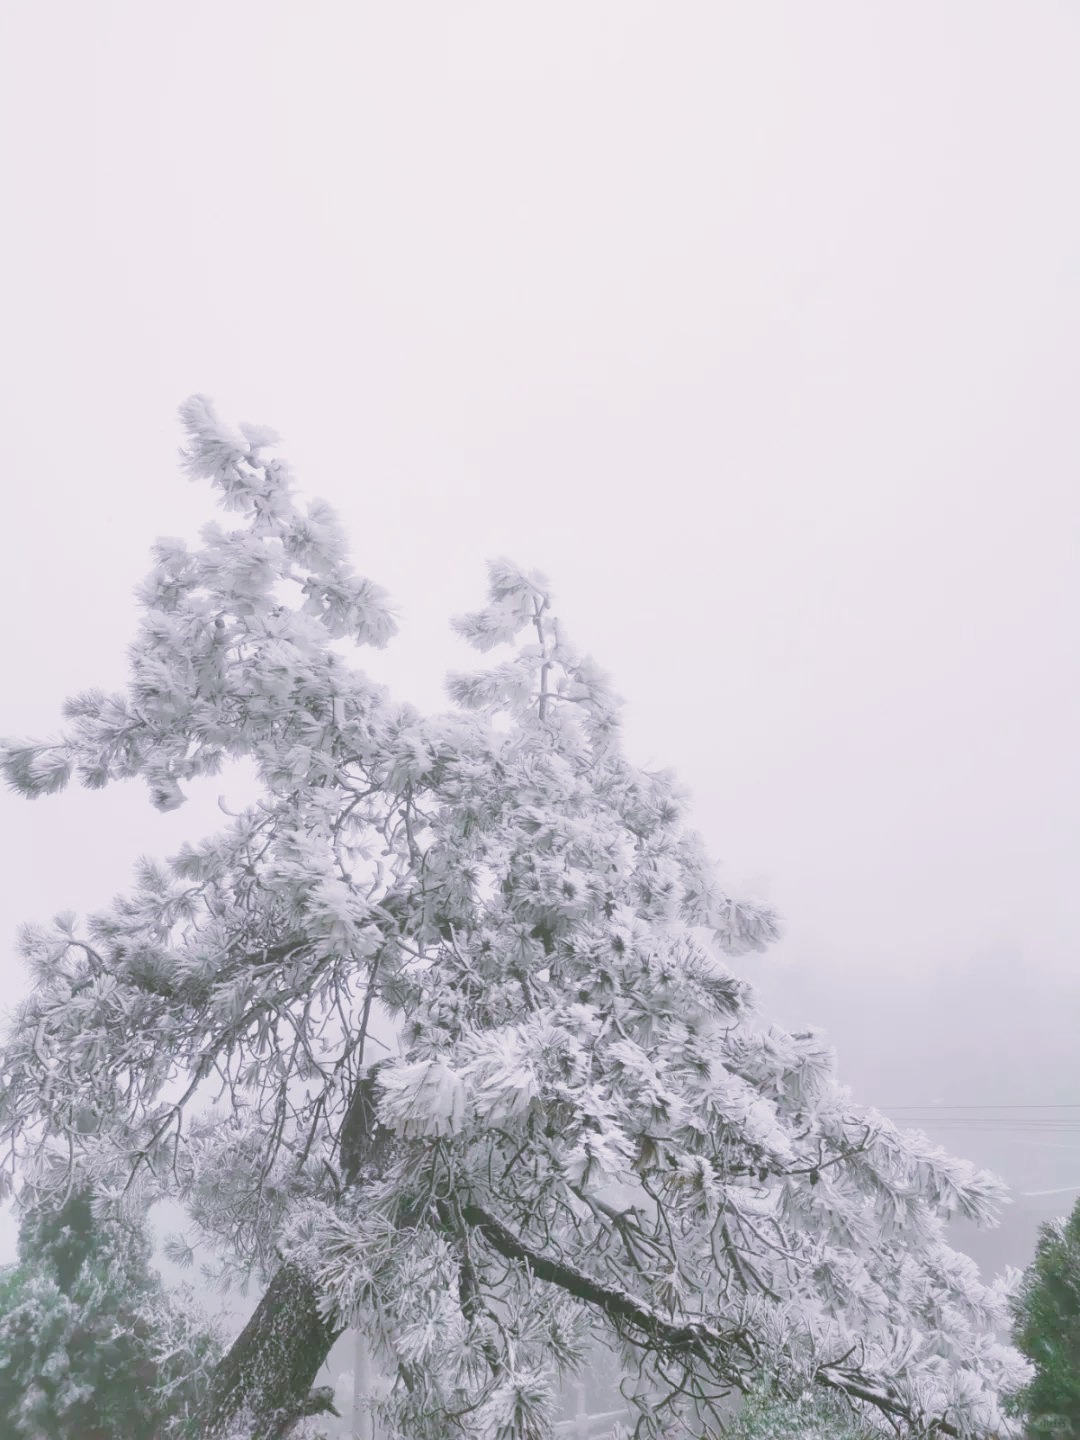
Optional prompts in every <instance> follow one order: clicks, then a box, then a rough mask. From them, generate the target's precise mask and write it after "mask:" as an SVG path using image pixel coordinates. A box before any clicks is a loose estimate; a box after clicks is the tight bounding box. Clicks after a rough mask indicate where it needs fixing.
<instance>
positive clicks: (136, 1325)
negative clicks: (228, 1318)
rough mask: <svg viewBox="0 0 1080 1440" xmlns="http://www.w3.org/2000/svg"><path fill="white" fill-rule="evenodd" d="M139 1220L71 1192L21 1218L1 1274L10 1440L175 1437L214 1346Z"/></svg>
mask: <svg viewBox="0 0 1080 1440" xmlns="http://www.w3.org/2000/svg"><path fill="white" fill-rule="evenodd" d="M149 1261H150V1244H149V1240H148V1238H147V1236H146V1232H145V1228H144V1226H143V1225H142V1224H141V1223H140V1222H139V1221H138V1220H132V1219H130V1218H129V1219H128V1220H126V1221H125V1222H118V1221H117V1220H116V1219H112V1220H104V1221H103V1220H102V1219H101V1218H99V1217H98V1216H96V1215H95V1214H94V1207H93V1204H92V1201H91V1197H90V1196H89V1194H88V1193H87V1192H85V1191H75V1192H73V1193H72V1194H70V1195H69V1196H68V1197H67V1198H66V1199H65V1200H64V1201H63V1203H62V1204H60V1205H58V1206H48V1205H40V1204H39V1205H37V1206H35V1207H33V1208H31V1209H29V1210H28V1211H27V1213H26V1214H25V1215H24V1216H23V1219H22V1223H21V1225H20V1231H19V1263H18V1265H17V1266H12V1267H9V1268H8V1269H7V1270H5V1271H3V1272H0V1433H2V1434H3V1435H4V1436H5V1437H10V1440H46V1437H47V1440H167V1437H168V1440H182V1437H184V1436H186V1435H189V1434H191V1433H192V1432H191V1431H190V1430H189V1429H188V1428H187V1427H188V1422H189V1421H190V1420H191V1418H192V1417H193V1416H194V1413H195V1411H196V1409H197V1407H198V1403H199V1401H200V1398H201V1393H200V1392H201V1390H202V1388H203V1387H204V1386H205V1383H206V1381H207V1379H208V1375H209V1373H210V1370H211V1369H212V1366H213V1364H214V1362H215V1361H216V1360H217V1358H218V1354H219V1346H218V1342H217V1340H216V1338H215V1336H214V1335H213V1334H212V1332H210V1331H209V1330H208V1329H207V1328H206V1327H205V1326H204V1325H203V1324H202V1323H201V1322H200V1320H199V1318H198V1315H197V1312H196V1311H195V1309H194V1307H193V1306H192V1305H191V1304H189V1303H185V1301H184V1300H183V1299H182V1298H180V1297H177V1296H172V1297H169V1296H167V1295H166V1293H165V1291H164V1289H163V1287H162V1285H161V1283H160V1281H159V1279H158V1277H157V1276H156V1275H155V1274H154V1273H153V1272H152V1271H151V1269H150V1264H149Z"/></svg>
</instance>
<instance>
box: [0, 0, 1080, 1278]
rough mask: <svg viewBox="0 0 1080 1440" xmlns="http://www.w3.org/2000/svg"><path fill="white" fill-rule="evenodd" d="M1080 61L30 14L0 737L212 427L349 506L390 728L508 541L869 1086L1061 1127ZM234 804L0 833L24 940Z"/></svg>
mask: <svg viewBox="0 0 1080 1440" xmlns="http://www.w3.org/2000/svg"><path fill="white" fill-rule="evenodd" d="M1078 60H1080V15H1078V13H1077V11H1076V9H1075V8H1074V7H1072V6H1067V5H1064V4H1058V3H1049V0H1047V3H1030V0H1029V3H1026V4H1009V3H994V0H971V3H962V0H950V3H948V4H945V5H938V4H930V3H916V4H911V5H905V6H895V5H885V4H879V3H865V0H851V3H815V4H813V5H806V4H801V3H797V0H792V3H788V4H768V3H763V4H753V5H746V4H724V3H718V0H708V3H704V0H702V3H675V4H672V3H656V4H644V3H636V0H584V3H582V0H573V3H569V0H563V3H545V4H543V5H538V4H529V3H525V4H512V5H507V4H504V3H496V0H484V3H452V4H447V3H444V0H429V3H423V4H409V3H393V4H389V3H387V4H381V5H380V4H359V5H354V4H346V3H344V0H340V3H333V4H331V3H308V4H306V5H304V6H296V5H292V4H284V3H271V0H225V3H222V0H213V3H207V0H200V3H190V0H189V3H187V4H185V5H184V6H183V7H160V6H147V5H144V4H140V3H137V0H124V3H109V0H96V3H95V4H93V5H82V4H76V3H68V4H66V5H64V4H61V5H59V6H41V5H39V4H36V3H33V0H8V3H7V4H6V5H5V6H4V8H3V14H2V16H0V109H2V116H0V134H2V135H3V141H2V144H3V194H4V196H5V200H6V209H7V212H8V215H9V217H10V218H9V223H8V224H7V225H6V226H5V230H4V234H3V237H2V238H0V247H2V251H3V258H4V263H3V269H2V273H3V275H4V282H3V295H4V303H3V316H2V332H0V333H2V337H3V338H2V339H0V366H2V374H0V383H2V393H3V396H4V402H5V403H4V413H5V420H4V425H3V428H2V431H0V459H2V462H3V475H4V495H5V501H6V513H5V516H4V520H5V532H6V537H7V545H6V547H5V557H4V565H3V568H2V570H0V596H2V604H0V617H2V618H0V625H2V627H3V643H4V652H5V675H6V678H7V684H6V686H5V693H4V700H3V715H2V719H0V731H3V732H7V733H16V734H21V733H26V734H32V735H36V734H40V733H42V732H48V731H49V730H50V729H52V728H53V727H54V725H55V724H56V722H57V719H58V714H59V707H60V703H61V701H62V699H63V698H64V696H65V695H67V694H69V693H72V692H74V691H76V690H78V689H80V688H84V687H86V686H90V685H101V686H104V687H106V688H110V687H118V686H120V685H121V684H122V683H123V679H124V660H125V647H126V645H127V643H128V641H129V639H130V637H131V633H132V629H133V616H134V612H133V605H132V600H131V591H132V587H133V586H134V585H135V583H136V582H137V581H138V579H139V578H140V576H141V575H142V574H143V572H144V571H145V569H146V567H147V547H148V545H149V543H150V542H151V541H152V540H153V538H154V537H155V536H157V535H159V534H182V535H187V536H193V535H194V533H195V532H196V530H197V528H198V526H199V525H200V524H201V523H202V522H203V521H204V520H206V519H209V518H211V515H212V502H211V500H210V498H209V493H208V491H207V489H206V488H205V487H194V486H189V485H188V483H187V482H185V481H184V480H182V479H181V478H180V476H179V475H178V473H177V468H176V461H175V451H176V446H177V444H178V442H179V432H178V427H177V425H176V422H175V408H176V405H177V404H178V403H179V402H180V401H181V400H182V399H183V398H184V397H185V396H186V395H188V394H189V393H191V392H192V391H196V390H198V391H204V392H206V393H208V394H210V395H211V396H213V397H214V399H215V400H216V402H217V404H218V406H219V408H220V410H221V413H222V414H223V415H224V416H226V417H228V418H230V419H246V420H253V421H259V422H265V423H267V424H270V425H273V426H275V427H276V428H278V429H279V430H281V431H282V432H283V435H284V437H285V452H284V453H285V454H286V455H287V457H288V458H289V459H290V461H291V462H292V463H293V464H294V465H295V467H296V469H297V471H298V474H299V477H300V480H301V483H302V484H303V486H304V487H305V489H306V490H308V491H310V492H311V493H314V494H319V495H322V496H324V497H325V498H326V499H328V500H329V501H330V502H331V503H332V504H334V505H335V506H336V507H337V508H338V510H339V511H340V512H341V514H342V517H343V519H344V521H345V524H346V527H347V529H348V531H349V533H350V535H351V538H352V542H353V547H354V555H355V558H356V561H357V564H358V568H360V569H361V571H363V572H364V573H367V574H369V575H371V576H372V578H373V579H375V580H376V581H378V582H379V583H381V584H383V585H385V586H387V587H388V588H389V590H390V591H391V593H392V595H393V596H394V598H395V600H396V601H397V602H398V604H399V606H400V609H401V612H402V635H401V637H400V638H399V640H398V642H396V643H395V644H394V645H393V646H392V647H391V648H390V650H389V651H388V652H387V653H386V655H385V656H383V655H379V656H375V657H373V658H372V660H371V667H370V668H372V669H373V670H375V671H376V673H377V674H378V675H379V676H380V677H381V678H385V679H387V680H388V681H391V682H392V683H393V685H394V687H395V689H396V690H397V691H398V692H399V693H402V694H404V695H405V696H407V697H408V698H411V699H413V700H415V701H417V702H418V703H420V704H423V705H426V706H441V705H442V704H444V703H445V702H444V700H443V697H442V692H441V677H442V674H443V672H444V671H445V670H446V669H447V668H448V667H449V666H453V665H460V664H462V663H463V662H464V661H465V653H464V652H463V650H462V649H461V648H460V646H459V643H458V642H456V641H455V640H453V639H452V637H450V635H449V633H448V631H447V627H446V621H447V618H448V617H449V615H450V614H452V613H455V612H458V611H460V610H463V609H465V608H469V607H474V606H475V605H476V604H477V603H478V601H479V600H480V598H481V595H482V592H483V584H484V574H483V561H484V559H485V558H486V557H488V556H493V555H499V554H507V555H510V556H511V557H513V558H515V559H516V560H518V561H520V562H521V563H523V564H525V565H529V566H534V565H535V566H538V567H540V568H541V569H543V570H544V571H545V572H546V573H547V574H549V575H550V577H551V579H552V581H553V583H554V588H555V592H556V597H557V601H558V609H559V612H560V614H561V616H562V617H563V619H564V622H565V625H566V628H567V630H568V632H569V634H571V635H572V636H573V637H574V639H575V640H576V642H577V643H578V644H579V645H580V646H581V647H582V648H584V649H587V650H589V651H591V652H592V653H593V654H594V655H595V657H596V658H597V659H598V660H599V662H600V663H601V664H602V665H603V666H604V667H605V668H606V669H608V670H609V671H610V673H611V674H612V676H613V678H614V681H615V685H616V688H617V689H618V690H619V691H620V693H621V694H623V695H624V696H625V697H626V700H627V711H626V724H627V735H628V745H629V749H630V753H631V755H632V756H633V758H635V759H637V760H639V761H640V762H643V763H644V762H649V763H651V764H655V765H661V764H662V765H673V766H674V767H675V768H676V769H677V771H678V773H679V775H680V778H681V779H682V780H683V781H684V782H685V783H686V784H687V785H688V786H689V788H690V789H691V791H692V793H693V795H694V797H695V801H696V811H695V813H696V820H697V823H698V825H699V826H700V828H701V829H702V830H703V832H704V833H705V835H706V838H707V841H708V844H709V847H710V849H711V851H712V852H713V853H714V854H715V855H716V856H717V857H718V858H719V859H722V860H723V861H724V862H725V870H724V874H725V878H726V879H727V881H728V883H730V884H731V885H733V886H736V887H741V888H749V889H750V890H752V891H753V892H754V893H757V894H760V895H763V896H767V897H768V898H769V899H770V900H771V901H772V902H773V903H775V904H776V905H777V906H778V907H779V908H780V909H781V910H782V912H783V913H784V915H785V916H786V917H787V922H788V932H787V938H786V939H785V940H784V942H783V943H782V945H781V946H780V947H778V949H777V950H776V952H774V954H773V955H772V956H770V957H766V958H763V959H760V960H759V959H754V960H753V961H751V962H747V963H746V964H745V965H744V966H743V969H744V970H745V971H746V972H747V973H750V974H752V975H753V976H754V977H755V978H760V979H761V980H762V984H763V987H764V990H765V992H766V994H767V996H768V998H769V1003H770V1004H771V1005H772V1006H774V1007H775V1008H777V1009H778V1010H779V1011H780V1012H781V1014H782V1018H783V1019H785V1020H786V1021H788V1022H789V1023H792V1024H795V1023H801V1022H802V1021H805V1020H808V1021H811V1022H819V1023H823V1024H825V1025H827V1027H828V1028H829V1030H830V1033H831V1034H833V1036H834V1038H835V1039H836V1042H837V1045H838V1048H839V1051H840V1068H841V1072H842V1073H843V1074H845V1075H847V1076H849V1077H850V1078H851V1080H852V1083H853V1085H854V1086H855V1089H856V1094H857V1096H858V1098H860V1099H865V1100H867V1101H869V1102H872V1103H881V1104H897V1105H900V1104H908V1103H911V1104H918V1105H923V1104H926V1103H928V1102H929V1101H930V1100H932V1099H938V1100H943V1101H945V1102H948V1103H951V1102H955V1103H968V1102H974V1101H978V1100H979V1098H980V1095H983V1094H987V1095H989V1096H990V1098H991V1099H992V1100H993V1102H994V1103H996V1104H1004V1103H1008V1102H1010V1100H1011V1099H1013V1098H1015V1099H1016V1100H1017V1101H1018V1102H1020V1101H1023V1102H1025V1103H1035V1102H1040V1101H1043V1100H1047V1101H1049V1100H1055V1101H1058V1102H1059V1103H1060V1102H1064V1101H1076V1102H1080V1078H1078V1079H1077V1080H1076V1082H1075V1084H1073V1079H1072V1077H1073V1075H1074V1071H1075V1065H1074V1060H1073V1049H1074V1046H1073V1036H1074V1034H1075V1029H1076V1026H1075V1020H1076V1014H1077V1011H1076V1008H1075V1004H1076V999H1077V986H1076V983H1075V980H1074V976H1075V974H1076V970H1077V966H1076V941H1077V937H1078V935H1080V899H1078V894H1080V891H1078V887H1077V885H1076V869H1077V859H1078V850H1080V842H1078V824H1077V815H1078V813H1080V804H1078V801H1080V795H1078V790H1080V767H1078V763H1077V752H1076V736H1077V734H1078V728H1080V727H1078V722H1080V703H1078V702H1080V685H1078V681H1077V670H1076V661H1075V654H1076V616H1077V615H1078V614H1080V594H1078V589H1080V582H1078V580H1077V573H1078V571H1077V565H1076V560H1077V541H1078V520H1080V500H1078V494H1080V486H1078V480H1077V474H1078V471H1077V460H1078V458H1080V442H1078V439H1077V428H1076V422H1075V418H1074V412H1075V393H1076V385H1077V378H1078V364H1077V361H1078V346H1080V341H1078V338H1077V337H1078V335H1080V323H1078V322H1080V286H1078V269H1077V257H1078V242H1080V206H1078V200H1077V186H1076V183H1075V171H1076V150H1077V136H1078V135H1080V92H1078V87H1077V85H1076V75H1077V73H1078V72H1077V65H1078ZM222 783H223V782H220V781H214V782H209V785H208V786H204V787H202V788H201V789H200V788H199V787H196V791H197V793H196V795H195V798H194V799H193V801H192V804H191V805H190V806H188V807H185V808H184V809H182V810H180V811H179V812H177V813H176V814H172V815H158V814H155V813H153V812H152V811H150V809H149V807H148V806H147V804H146V802H145V799H144V796H143V794H142V792H141V791H139V790H137V789H135V788H133V787H128V786H124V787H118V788H116V789H114V790H111V791H109V792H106V793H105V794H98V795H88V794H85V793H77V794H76V793H73V794H71V795H67V796H64V797H58V798H53V799H46V800H42V801H38V802H36V803H34V804H27V803H26V802H25V801H21V800H18V799H16V798H14V797H10V796H4V797H3V798H2V800H0V842H2V845H3V855H4V874H5V881H6V883H5V886H4V893H3V895H2V896H0V933H2V934H3V936H4V937H7V936H10V935H11V934H13V932H14V929H15V926H16V925H17V923H18V922H19V921H20V920H24V919H34V918H47V917H48V916H49V915H50V914H52V913H53V912H54V911H56V910H57V909H60V908H65V907H73V908H76V909H80V910H83V911H85V910H86V909H87V908H93V907H94V906H96V905H100V904H103V903H105V902H107V901H108V900H109V899H110V898H111V896H112V895H113V894H114V893H116V892H117V891H118V890H120V889H122V888H124V886H125V885H126V883H127V880H128V875H129V868H130V864H131V862H132V860H133V859H134V858H135V857H136V856H137V855H138V854H140V853H142V852H150V853H155V854H160V853H170V852H171V851H172V850H173V849H175V848H176V847H177V846H178V844H179V843H180V841H181V840H182V839H184V838H190V837H191V836H192V833H193V831H194V832H196V833H198V832H201V831H203V830H204V829H207V828H216V826H217V823H218V819H219V818H220V817H219V815H218V812H217V810H216V808H215V805H214V799H215V793H216V791H217V790H220V789H221V788H222ZM0 953H2V954H3V956H4V958H3V959H2V960H0V965H2V967H3V968H2V971H0V973H2V974H3V976H4V977H5V984H6V986H7V998H8V999H9V1000H10V999H14V998H15V996H16V995H17V993H18V989H19V986H20V985H21V984H22V978H21V972H20V970H19V967H18V965H17V963H16V962H15V961H14V960H12V959H11V958H10V951H9V950H8V949H7V948H5V949H4V951H3V952H0ZM796 1010H797V1011H798V1013H790V1014H789V1013H785V1012H787V1011H792V1012H794V1011H796ZM1041 1016H1046V1017H1048V1018H1047V1024H1046V1026H1045V1027H1044V1026H1043V1025H1042V1024H1041V1023H1040V1017H1041ZM1070 1085H1072V1089H1071V1091H1070V1088H1069V1087H1070ZM901 1091H903V1093H901ZM1075 1113H1076V1114H1077V1116H1078V1117H1080V1110H1077V1111H1076V1112H1075ZM1014 1141H1015V1143H1014ZM947 1143H948V1145H949V1146H950V1148H954V1149H957V1150H959V1151H961V1152H962V1153H975V1152H976V1151H977V1150H978V1147H979V1146H980V1145H983V1146H984V1147H985V1145H986V1144H987V1141H986V1137H985V1136H983V1137H980V1136H978V1135H976V1134H974V1133H973V1134H970V1135H964V1136H954V1135H951V1134H950V1135H949V1137H948V1140H947ZM1077 1144H1078V1145H1080V1137H1078V1141H1077ZM994 1146H996V1147H997V1150H996V1151H995V1153H994V1155H992V1156H991V1155H987V1157H986V1158H987V1159H988V1160H992V1161H993V1163H995V1164H998V1165H999V1166H1000V1167H1001V1168H1002V1169H1003V1170H1004V1171H1005V1173H1006V1174H1007V1176H1008V1178H1009V1179H1010V1180H1013V1181H1014V1183H1016V1184H1017V1185H1018V1186H1020V1187H1021V1188H1023V1187H1024V1186H1027V1187H1029V1188H1033V1189H1034V1188H1038V1186H1039V1185H1040V1184H1045V1185H1046V1186H1051V1185H1054V1184H1060V1185H1066V1184H1071V1183H1073V1182H1074V1181H1075V1182H1076V1183H1080V1148H1078V1149H1077V1151H1076V1153H1075V1156H1073V1155H1072V1154H1071V1152H1070V1151H1061V1150H1057V1151H1052V1150H1051V1149H1049V1148H1045V1147H1044V1148H1042V1149H1040V1148H1038V1146H1036V1145H1034V1144H1032V1143H1031V1140H1030V1137H1028V1139H1027V1140H1024V1139H1023V1138H1022V1137H1020V1138H1016V1137H1014V1139H1013V1140H1010V1139H1009V1138H1008V1137H1007V1136H1004V1135H1002V1134H998V1135H996V1136H995V1137H994V1140H993V1146H991V1148H993V1147H994ZM976 1158H981V1157H980V1156H979V1155H978V1154H976ZM1051 1203H1053V1202H1051ZM1069 1204H1071V1197H1066V1199H1065V1200H1064V1201H1063V1202H1062V1203H1061V1204H1060V1205H1055V1208H1066V1206H1067V1205H1069ZM1013 1258H1016V1259H1017V1260H1018V1262H1019V1261H1020V1260H1021V1259H1022V1257H1019V1256H1018V1257H1013Z"/></svg>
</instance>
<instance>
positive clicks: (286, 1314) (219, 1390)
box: [199, 1264, 337, 1440]
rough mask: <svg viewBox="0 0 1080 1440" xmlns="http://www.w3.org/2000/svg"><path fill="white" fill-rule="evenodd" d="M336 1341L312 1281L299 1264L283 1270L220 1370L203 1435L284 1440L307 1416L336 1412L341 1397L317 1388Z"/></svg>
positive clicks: (209, 1439)
mask: <svg viewBox="0 0 1080 1440" xmlns="http://www.w3.org/2000/svg"><path fill="white" fill-rule="evenodd" d="M336 1339H337V1332H335V1331H334V1330H332V1329H331V1328H330V1327H329V1326H328V1325H327V1324H326V1323H325V1322H324V1321H323V1319H322V1317H321V1316H320V1314H319V1307H318V1303H317V1297H316V1294H315V1287H314V1286H313V1285H312V1283H311V1281H310V1280H309V1279H308V1278H307V1276H306V1275H305V1274H304V1272H303V1271H302V1270H301V1269H300V1268H299V1267H298V1266H296V1265H291V1264H288V1265H282V1266H281V1268H280V1269H279V1270H278V1271H277V1272H276V1274H275V1275H274V1278H273V1279H272V1280H271V1282H270V1284H269V1286H268V1287H267V1290H266V1293H265V1295H264V1296H263V1297H262V1299H261V1300H260V1301H259V1305H258V1308H257V1309H256V1311H255V1313H254V1315H252V1317H251V1319H250V1320H249V1321H248V1323H247V1324H246V1325H245V1326H244V1329H243V1330H242V1331H241V1332H240V1335H239V1336H238V1337H237V1339H236V1341H235V1342H234V1343H233V1346H232V1348H231V1349H230V1350H229V1352H228V1354H227V1355H226V1356H225V1357H224V1358H223V1359H222V1361H221V1363H220V1364H219V1365H218V1367H217V1369H216V1371H215V1372H214V1378H213V1381H212V1382H211V1385H210V1389H209V1393H208V1395H207V1398H206V1401H205V1402H204V1405H203V1409H202V1415H201V1417H200V1419H201V1426H200V1431H199V1434H200V1435H201V1436H204V1437H205V1440H284V1437H285V1436H287V1435H288V1434H289V1432H290V1431H291V1430H292V1429H293V1428H294V1427H295V1426H296V1424H297V1423H298V1422H299V1421H300V1420H301V1419H302V1418H303V1417H304V1416H305V1415H313V1414H317V1413H319V1412H321V1411H327V1410H330V1409H331V1408H332V1399H333V1392H332V1391H331V1390H329V1388H328V1387H325V1386H321V1387H319V1389H317V1390H314V1391H313V1390H312V1388H311V1387H312V1385H313V1384H314V1381H315V1376H316V1375H317V1374H318V1373H319V1370H320V1368H321V1367H322V1364H323V1362H324V1361H325V1359H326V1357H327V1355H329V1353H330V1349H331V1347H332V1345H333V1343H334V1341H335V1340H336ZM334 1413H336V1412H334Z"/></svg>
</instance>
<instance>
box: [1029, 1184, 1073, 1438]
mask: <svg viewBox="0 0 1080 1440" xmlns="http://www.w3.org/2000/svg"><path fill="white" fill-rule="evenodd" d="M1013 1314H1014V1321H1015V1324H1014V1330H1013V1335H1014V1338H1015V1340H1016V1344H1017V1346H1018V1347H1019V1349H1020V1350H1021V1351H1023V1353H1024V1354H1025V1355H1026V1356H1027V1357H1028V1359H1029V1360H1030V1361H1031V1362H1032V1365H1033V1366H1034V1374H1033V1375H1032V1377H1031V1380H1030V1383H1029V1384H1028V1385H1027V1386H1025V1388H1024V1389H1023V1390H1022V1391H1021V1392H1020V1394H1019V1396H1018V1397H1017V1402H1018V1406H1017V1408H1018V1409H1019V1410H1021V1411H1022V1412H1023V1413H1024V1414H1025V1415H1026V1418H1027V1424H1028V1428H1029V1429H1031V1430H1034V1431H1038V1432H1039V1433H1043V1434H1052V1435H1061V1436H1073V1435H1080V1201H1077V1203H1076V1205H1075V1206H1074V1207H1073V1210H1072V1213H1071V1215H1069V1217H1068V1218H1067V1219H1065V1220H1057V1221H1054V1222H1053V1223H1051V1224H1048V1225H1042V1226H1040V1228H1039V1240H1038V1245H1037V1246H1036V1250H1035V1258H1034V1260H1033V1261H1032V1262H1031V1264H1030V1265H1029V1266H1028V1268H1027V1270H1025V1271H1024V1278H1023V1280H1022V1282H1021V1285H1020V1289H1019V1292H1018V1294H1017V1295H1016V1297H1015V1300H1014V1308H1013Z"/></svg>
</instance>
